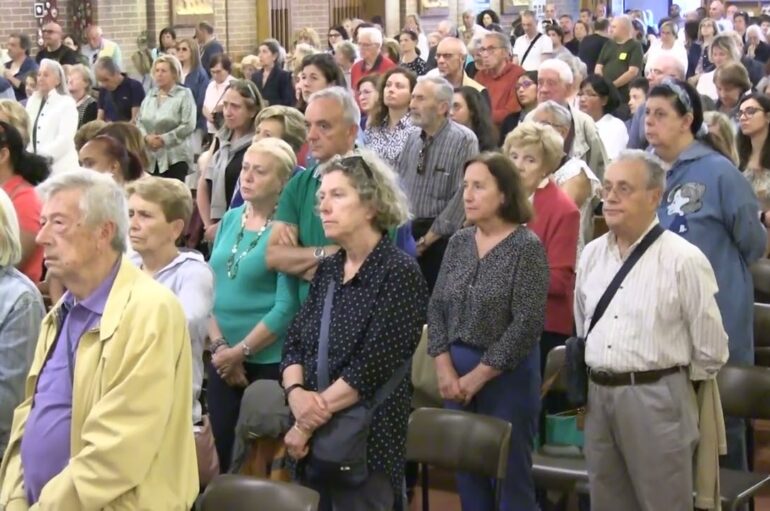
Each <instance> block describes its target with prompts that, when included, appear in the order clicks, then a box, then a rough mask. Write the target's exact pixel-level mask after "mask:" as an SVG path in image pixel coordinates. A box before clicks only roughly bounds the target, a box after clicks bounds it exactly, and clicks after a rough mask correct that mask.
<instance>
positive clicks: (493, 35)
mask: <svg viewBox="0 0 770 511" xmlns="http://www.w3.org/2000/svg"><path fill="white" fill-rule="evenodd" d="M487 38H490V39H494V40H495V41H496V42H497V44H499V45H500V47H501V48H505V53H506V55H510V54H511V51H512V49H511V40H510V39H509V38H508V36H507V35H505V34H501V33H500V32H487V33H486V34H484V39H487Z"/></svg>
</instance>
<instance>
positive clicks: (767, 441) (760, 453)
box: [411, 421, 770, 511]
mask: <svg viewBox="0 0 770 511" xmlns="http://www.w3.org/2000/svg"><path fill="white" fill-rule="evenodd" d="M754 430H755V434H754V436H755V442H756V454H755V468H756V470H757V471H760V472H770V422H767V421H756V422H755V424H754ZM431 474H432V479H433V480H434V481H436V480H437V482H436V486H440V487H442V488H447V487H449V486H451V476H449V474H435V470H434V471H432V472H431ZM447 479H450V480H447ZM430 508H431V509H432V510H437V511H460V502H459V499H458V498H457V494H455V493H454V492H453V491H451V490H449V489H441V490H439V489H432V490H431V492H430ZM421 510H422V503H421V499H420V491H419V488H418V489H417V496H416V497H415V499H414V501H413V502H412V507H411V511H421ZM755 511H770V490H767V491H765V492H763V494H762V496H761V497H759V498H757V499H756V502H755Z"/></svg>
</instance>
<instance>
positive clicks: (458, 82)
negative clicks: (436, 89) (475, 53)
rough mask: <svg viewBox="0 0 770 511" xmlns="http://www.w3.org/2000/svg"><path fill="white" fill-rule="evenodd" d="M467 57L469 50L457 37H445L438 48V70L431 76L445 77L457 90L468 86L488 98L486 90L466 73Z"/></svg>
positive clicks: (432, 72)
mask: <svg viewBox="0 0 770 511" xmlns="http://www.w3.org/2000/svg"><path fill="white" fill-rule="evenodd" d="M467 57H468V49H467V48H466V46H465V44H464V43H463V42H462V41H461V40H459V39H458V38H456V37H445V38H444V39H442V40H441V42H440V43H438V46H437V47H436V64H437V68H436V69H435V70H434V71H431V72H430V74H431V75H433V74H438V75H440V76H443V77H444V78H446V79H447V81H448V82H449V83H450V84H451V85H452V87H454V88H455V89H456V88H457V87H462V86H465V85H467V86H468V87H473V88H474V89H476V90H477V91H479V92H480V93H481V94H482V95H484V96H487V93H486V88H485V87H484V86H483V85H481V84H480V83H479V82H477V81H476V80H474V79H472V78H471V77H470V76H468V74H467V73H466V72H465V60H466V58H467ZM487 98H488V96H487Z"/></svg>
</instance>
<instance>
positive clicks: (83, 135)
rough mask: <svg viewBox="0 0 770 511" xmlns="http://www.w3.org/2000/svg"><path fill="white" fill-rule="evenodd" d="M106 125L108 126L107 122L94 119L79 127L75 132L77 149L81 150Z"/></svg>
mask: <svg viewBox="0 0 770 511" xmlns="http://www.w3.org/2000/svg"><path fill="white" fill-rule="evenodd" d="M105 126H107V123H106V122H104V121H100V120H99V119H94V120H93V121H89V122H87V123H85V124H84V125H82V126H81V127H80V128H78V131H77V132H76V133H75V149H77V150H78V151H80V149H81V148H82V147H83V146H84V145H86V142H88V141H89V140H91V139H92V138H94V137H95V136H96V135H98V134H99V132H100V131H102V130H103V129H104V127H105Z"/></svg>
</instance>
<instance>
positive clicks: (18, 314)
mask: <svg viewBox="0 0 770 511" xmlns="http://www.w3.org/2000/svg"><path fill="white" fill-rule="evenodd" d="M0 297H2V299H0V452H4V451H5V448H6V446H7V445H8V436H9V434H10V432H11V421H12V419H13V411H14V409H15V408H16V407H17V406H18V405H19V403H21V401H22V400H23V399H24V381H25V379H26V377H27V372H28V371H29V367H30V364H31V363H32V356H33V355H34V353H35V346H36V344H37V337H38V334H39V333H40V322H41V321H42V319H43V316H44V315H45V306H44V305H43V297H42V296H40V292H39V291H38V290H37V288H36V287H35V284H33V283H32V281H31V280H29V279H28V278H27V277H26V276H24V274H22V273H21V272H19V271H18V270H17V269H15V268H12V267H0Z"/></svg>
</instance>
